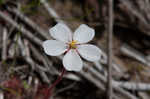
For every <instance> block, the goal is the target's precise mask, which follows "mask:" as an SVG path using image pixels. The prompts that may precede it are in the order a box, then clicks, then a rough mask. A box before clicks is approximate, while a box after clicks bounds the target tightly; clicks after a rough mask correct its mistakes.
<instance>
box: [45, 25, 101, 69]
mask: <svg viewBox="0 0 150 99" xmlns="http://www.w3.org/2000/svg"><path fill="white" fill-rule="evenodd" d="M49 32H50V34H51V36H52V37H53V38H54V39H55V40H46V41H44V43H43V47H44V51H45V53H46V54H48V55H51V56H58V55H61V54H63V53H66V54H65V56H64V58H63V65H64V67H65V69H66V70H68V71H80V70H81V69H82V67H83V62H82V60H81V58H80V56H82V57H83V58H84V59H86V60H88V61H97V60H99V59H100V57H101V50H100V49H99V48H98V47H96V46H94V45H91V44H86V43H87V42H89V41H91V40H92V39H93V37H94V35H95V31H94V29H92V28H90V27H88V26H87V25H85V24H82V25H80V26H79V28H77V30H76V31H75V32H74V34H73V33H72V32H71V30H70V29H69V28H68V27H67V26H66V25H65V24H63V23H58V24H57V25H55V26H54V27H52V28H51V29H50V30H49Z"/></svg>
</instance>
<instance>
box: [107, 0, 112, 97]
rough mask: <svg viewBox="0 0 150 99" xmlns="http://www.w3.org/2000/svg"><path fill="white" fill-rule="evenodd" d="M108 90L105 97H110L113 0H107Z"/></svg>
mask: <svg viewBox="0 0 150 99" xmlns="http://www.w3.org/2000/svg"><path fill="white" fill-rule="evenodd" d="M108 6H109V9H108V15H109V19H108V76H107V81H108V90H107V91H108V92H107V99H112V97H113V93H112V34H113V0H108Z"/></svg>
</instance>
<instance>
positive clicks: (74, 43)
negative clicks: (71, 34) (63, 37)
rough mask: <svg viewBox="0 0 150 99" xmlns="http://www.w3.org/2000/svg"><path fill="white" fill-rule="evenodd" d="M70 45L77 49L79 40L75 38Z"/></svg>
mask: <svg viewBox="0 0 150 99" xmlns="http://www.w3.org/2000/svg"><path fill="white" fill-rule="evenodd" d="M69 47H70V48H71V49H76V48H77V41H76V40H73V41H72V42H70V43H69Z"/></svg>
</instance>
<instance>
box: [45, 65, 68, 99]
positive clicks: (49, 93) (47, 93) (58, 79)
mask: <svg viewBox="0 0 150 99" xmlns="http://www.w3.org/2000/svg"><path fill="white" fill-rule="evenodd" d="M65 72H66V70H65V68H63V69H62V72H61V75H60V76H59V77H58V78H57V80H56V81H55V82H54V83H53V84H52V85H51V86H50V87H49V88H48V89H47V90H46V93H45V98H44V99H50V97H51V91H52V89H53V88H54V87H55V86H56V85H57V84H58V83H59V82H60V81H61V80H62V78H63V75H64V74H65Z"/></svg>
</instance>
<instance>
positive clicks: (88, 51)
mask: <svg viewBox="0 0 150 99" xmlns="http://www.w3.org/2000/svg"><path fill="white" fill-rule="evenodd" d="M77 50H78V52H79V54H80V55H81V56H82V57H83V58H85V59H86V60H88V61H98V60H99V59H100V58H101V53H102V52H101V50H100V49H99V48H98V47H96V46H94V45H91V44H83V45H78V47H77Z"/></svg>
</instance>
